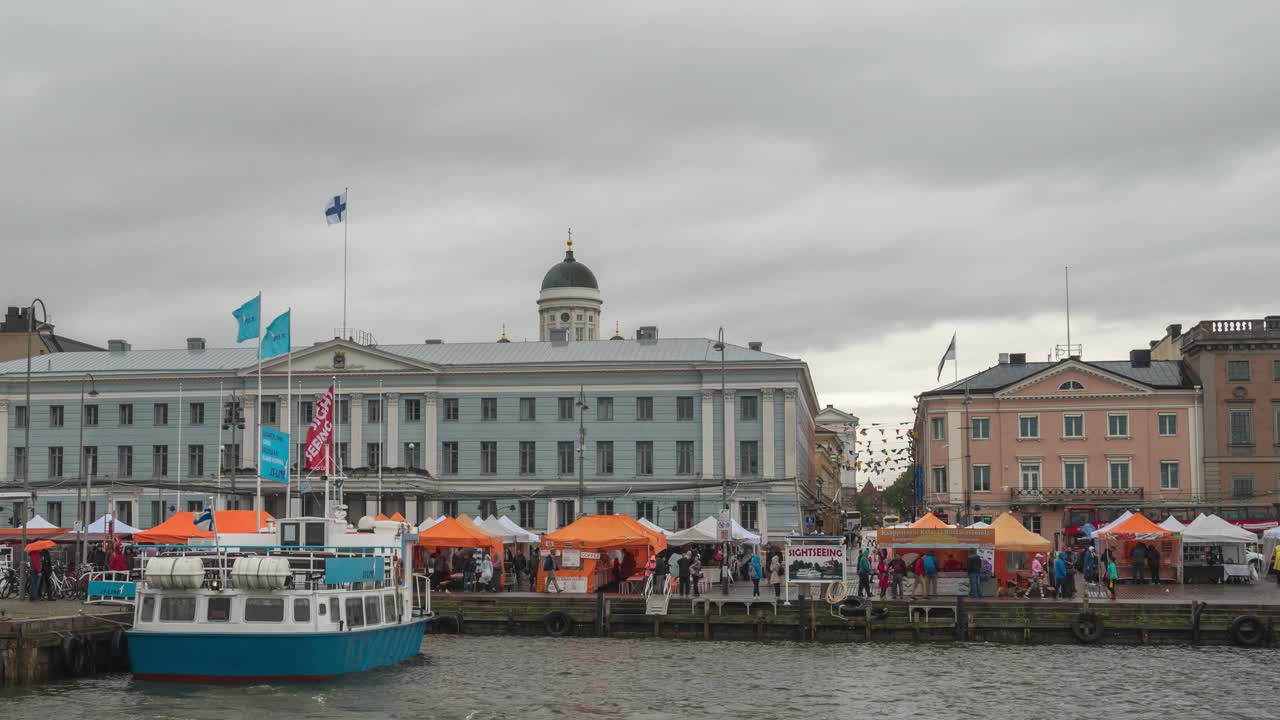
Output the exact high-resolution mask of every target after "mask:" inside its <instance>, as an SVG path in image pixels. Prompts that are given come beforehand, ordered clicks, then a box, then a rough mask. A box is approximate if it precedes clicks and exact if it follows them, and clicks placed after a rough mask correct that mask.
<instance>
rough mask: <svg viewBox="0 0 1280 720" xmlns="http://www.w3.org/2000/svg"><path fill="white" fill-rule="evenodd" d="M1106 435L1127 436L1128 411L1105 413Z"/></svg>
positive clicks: (1114, 436)
mask: <svg viewBox="0 0 1280 720" xmlns="http://www.w3.org/2000/svg"><path fill="white" fill-rule="evenodd" d="M1107 437H1113V438H1127V437H1129V415H1128V413H1111V414H1108V415H1107Z"/></svg>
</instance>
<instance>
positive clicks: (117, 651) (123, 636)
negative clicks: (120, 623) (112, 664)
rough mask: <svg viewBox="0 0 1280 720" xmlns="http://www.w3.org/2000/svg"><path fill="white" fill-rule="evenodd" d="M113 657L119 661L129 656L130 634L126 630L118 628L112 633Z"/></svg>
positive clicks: (111, 646)
mask: <svg viewBox="0 0 1280 720" xmlns="http://www.w3.org/2000/svg"><path fill="white" fill-rule="evenodd" d="M109 647H110V648H111V657H113V658H115V659H117V660H123V659H124V658H126V657H128V656H129V633H128V632H126V631H125V629H124V628H116V631H115V632H113V633H111V644H110V645H109Z"/></svg>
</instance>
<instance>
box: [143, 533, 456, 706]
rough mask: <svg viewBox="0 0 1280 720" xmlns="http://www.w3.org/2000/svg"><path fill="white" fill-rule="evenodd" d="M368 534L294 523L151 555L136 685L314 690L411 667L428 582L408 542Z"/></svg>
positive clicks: (410, 536) (411, 536)
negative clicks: (325, 682) (417, 572)
mask: <svg viewBox="0 0 1280 720" xmlns="http://www.w3.org/2000/svg"><path fill="white" fill-rule="evenodd" d="M363 524H368V523H363ZM371 525H373V527H371V528H370V530H371V531H369V532H357V531H355V530H353V529H351V528H350V527H349V526H348V525H347V523H346V522H345V520H343V519H341V518H328V519H326V518H291V519H284V520H277V521H273V522H272V526H270V527H269V530H270V532H263V533H258V534H253V535H237V536H228V535H222V536H216V537H217V540H216V542H215V543H214V544H213V545H212V546H205V547H201V546H165V547H162V548H159V549H158V554H157V555H156V556H154V557H150V558H147V559H146V560H145V562H144V564H143V568H142V570H143V571H142V576H141V578H140V580H139V582H138V583H137V591H136V592H137V597H136V606H135V615H134V625H133V629H132V630H131V631H130V632H129V633H128V639H129V660H130V662H131V663H132V668H133V674H134V677H136V678H138V679H142V680H164V681H176V682H203V683H243V682H266V681H306V680H321V679H325V678H332V677H336V676H339V675H345V674H348V673H356V672H362V671H365V670H372V669H374V668H379V667H386V666H389V665H395V664H397V663H400V662H403V661H405V660H408V659H409V658H412V657H414V656H416V655H417V654H418V653H419V652H420V649H421V644H422V638H423V632H424V629H425V626H426V622H427V620H428V619H429V617H430V614H431V604H430V595H429V593H430V590H429V588H428V587H427V586H426V583H425V582H424V580H425V578H421V577H420V576H419V577H415V576H413V575H412V573H411V571H410V570H409V568H411V567H412V566H411V562H412V557H413V555H412V550H413V545H414V544H415V543H416V542H417V533H416V532H415V531H413V529H412V528H410V527H409V526H408V525H404V524H402V523H396V522H390V521H382V522H377V523H372V524H371ZM257 543H262V544H257Z"/></svg>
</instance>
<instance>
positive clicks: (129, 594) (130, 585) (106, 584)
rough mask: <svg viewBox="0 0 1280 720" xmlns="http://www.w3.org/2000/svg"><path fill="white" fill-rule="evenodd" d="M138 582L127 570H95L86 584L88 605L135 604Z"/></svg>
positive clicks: (86, 601) (85, 600) (86, 602)
mask: <svg viewBox="0 0 1280 720" xmlns="http://www.w3.org/2000/svg"><path fill="white" fill-rule="evenodd" d="M137 589H138V586H137V584H136V583H135V582H134V581H133V578H132V577H131V573H129V572H128V571H126V570H95V571H93V572H91V573H89V575H88V577H87V578H86V584H85V599H84V602H85V604H86V605H133V603H134V599H135V598H136V597H137Z"/></svg>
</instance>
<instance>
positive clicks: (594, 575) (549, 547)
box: [538, 515, 667, 592]
mask: <svg viewBox="0 0 1280 720" xmlns="http://www.w3.org/2000/svg"><path fill="white" fill-rule="evenodd" d="M666 546H667V541H666V538H665V537H663V535H662V533H659V532H655V531H653V530H650V529H649V528H646V527H645V526H643V525H641V524H640V523H639V522H637V521H636V519H635V518H633V517H631V516H630V515H587V516H585V517H580V518H578V519H577V520H575V521H573V523H571V524H569V525H566V526H565V527H562V528H560V529H559V530H556V531H555V532H553V533H548V534H546V535H544V536H543V537H542V552H543V555H544V556H545V555H546V554H547V553H552V554H553V555H558V556H559V561H558V562H557V565H558V568H557V570H556V578H557V579H558V580H559V581H560V583H561V585H562V586H564V587H565V588H566V589H567V590H571V591H572V590H576V591H578V592H594V591H595V590H596V589H597V588H599V587H602V586H603V585H604V584H607V583H608V582H609V573H608V570H609V563H608V562H607V558H608V554H609V552H611V551H614V550H620V551H623V552H627V553H630V554H631V555H632V557H634V558H635V565H636V567H637V568H643V567H644V566H645V563H647V562H648V561H649V556H650V555H652V554H654V553H657V552H658V551H660V550H662V549H663V548H665V547H666ZM602 561H604V562H602ZM578 578H581V580H578ZM546 585H547V571H546V570H544V569H543V568H542V567H541V566H539V567H538V587H539V588H542V589H543V590H545V589H546Z"/></svg>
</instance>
